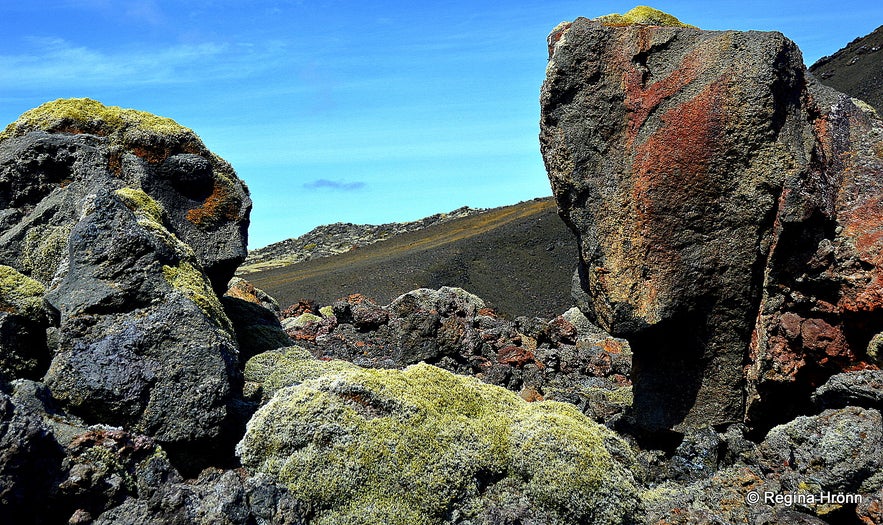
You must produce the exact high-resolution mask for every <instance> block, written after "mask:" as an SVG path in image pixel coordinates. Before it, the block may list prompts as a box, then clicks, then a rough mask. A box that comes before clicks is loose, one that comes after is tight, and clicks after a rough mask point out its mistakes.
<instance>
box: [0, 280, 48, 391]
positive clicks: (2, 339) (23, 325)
mask: <svg viewBox="0 0 883 525" xmlns="http://www.w3.org/2000/svg"><path fill="white" fill-rule="evenodd" d="M44 293H45V289H44V287H43V285H42V284H41V283H39V282H38V281H35V280H34V279H31V278H30V277H27V276H25V275H23V274H21V273H20V272H18V271H17V270H16V269H15V268H11V267H9V266H4V265H0V381H2V380H11V379H15V378H38V377H40V376H42V375H43V373H44V372H45V371H46V366H47V365H48V363H49V349H48V348H47V347H46V327H47V325H48V318H47V316H46V312H45V310H44V309H43V294H44Z"/></svg>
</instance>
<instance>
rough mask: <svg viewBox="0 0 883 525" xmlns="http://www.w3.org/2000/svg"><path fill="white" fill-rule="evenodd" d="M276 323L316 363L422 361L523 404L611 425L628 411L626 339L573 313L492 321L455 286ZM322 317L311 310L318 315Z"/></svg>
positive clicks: (351, 300) (359, 299) (347, 303)
mask: <svg viewBox="0 0 883 525" xmlns="http://www.w3.org/2000/svg"><path fill="white" fill-rule="evenodd" d="M288 310H291V312H292V313H293V314H294V313H296V312H302V313H300V315H297V316H293V317H287V318H284V319H283V321H282V324H283V326H284V327H286V330H287V332H288V334H289V335H290V336H291V338H292V339H293V340H294V341H295V342H296V343H297V344H299V345H301V346H303V347H304V348H306V349H309V350H310V351H311V352H312V353H313V355H315V356H316V357H318V358H321V359H342V360H347V361H351V362H353V363H355V364H358V365H359V366H364V367H369V368H402V367H405V366H408V365H411V364H416V363H419V362H426V363H430V364H434V365H436V366H439V367H441V368H444V369H446V370H449V371H452V372H455V373H458V374H463V375H473V376H475V377H478V378H480V379H481V380H482V381H484V382H486V383H490V384H494V385H499V386H503V387H506V388H508V389H510V390H512V391H514V392H518V393H519V394H520V395H521V397H522V398H524V399H525V400H528V401H540V400H543V399H550V400H557V401H566V402H569V403H572V404H574V405H576V406H577V407H579V408H580V410H581V411H582V412H584V413H585V414H586V415H588V416H590V417H591V418H593V419H595V420H597V421H601V422H605V423H610V424H612V423H613V422H614V421H616V420H617V419H618V418H619V416H620V415H621V414H622V412H623V411H624V410H625V409H626V408H628V407H629V406H631V403H632V389H631V382H630V381H629V379H628V377H629V375H630V373H631V364H632V359H631V358H632V354H631V350H630V348H629V344H628V342H627V341H625V340H623V339H616V338H613V337H611V336H610V335H609V334H607V333H605V332H604V331H603V330H601V329H600V328H598V327H597V326H594V325H593V324H592V323H590V322H589V320H588V319H586V317H585V316H584V315H583V314H582V313H581V312H580V311H579V310H577V309H576V308H573V309H571V310H570V311H568V312H566V313H565V314H564V315H560V316H558V317H556V318H555V319H552V320H551V321H550V320H547V319H542V318H538V317H533V318H528V317H518V318H516V319H515V320H513V321H509V320H506V319H502V318H500V317H498V316H497V315H496V314H495V312H494V311H493V310H492V309H490V308H488V307H487V306H486V304H485V302H484V301H483V300H482V299H481V298H480V297H478V296H476V295H473V294H471V293H469V292H467V291H465V290H463V289H460V288H451V287H442V288H440V289H438V290H429V289H418V290H413V291H411V292H408V293H406V294H403V295H402V296H400V297H398V298H397V299H396V300H395V301H393V302H392V303H390V304H389V305H387V306H380V305H378V304H377V303H375V302H374V301H372V300H370V299H368V298H366V297H363V296H361V295H358V294H354V295H351V296H348V297H346V298H344V299H341V300H339V301H336V302H335V303H334V304H333V305H332V306H330V307H325V308H321V309H315V310H310V311H304V308H302V307H300V306H298V307H296V308H295V307H292V308H290V309H286V311H288ZM320 310H321V312H320V313H321V314H322V315H321V316H320V315H316V314H314V313H313V311H317V312H319V311H320Z"/></svg>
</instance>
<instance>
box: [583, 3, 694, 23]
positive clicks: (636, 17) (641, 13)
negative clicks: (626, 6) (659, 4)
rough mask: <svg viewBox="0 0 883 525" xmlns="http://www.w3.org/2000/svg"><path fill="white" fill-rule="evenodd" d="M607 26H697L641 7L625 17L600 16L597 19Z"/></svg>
mask: <svg viewBox="0 0 883 525" xmlns="http://www.w3.org/2000/svg"><path fill="white" fill-rule="evenodd" d="M595 20H596V21H598V22H601V23H602V24H604V25H606V26H616V27H619V26H631V25H647V26H671V27H691V28H693V29H696V26H692V25H689V24H685V23H683V22H681V21H680V20H678V19H677V18H675V17H674V16H672V15H670V14H668V13H664V12H662V11H660V10H658V9H654V8H652V7H648V6H645V5H639V6H637V7H635V8H633V9H632V10H630V11H629V12H627V13H625V14H624V15H620V14H618V13H612V14H609V15H604V16H599V17H598V18H596V19H595Z"/></svg>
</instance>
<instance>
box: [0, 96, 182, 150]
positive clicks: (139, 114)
mask: <svg viewBox="0 0 883 525" xmlns="http://www.w3.org/2000/svg"><path fill="white" fill-rule="evenodd" d="M38 130H41V131H47V132H59V131H61V132H72V133H92V134H96V135H102V136H108V137H111V138H112V139H118V140H119V142H122V143H128V142H130V141H128V140H125V139H127V138H130V137H132V136H134V135H137V134H148V135H153V136H178V137H181V136H187V137H188V138H191V137H193V138H195V137H196V134H195V133H193V131H192V130H190V129H189V128H185V127H184V126H181V125H180V124H178V123H177V122H175V121H174V120H172V119H170V118H165V117H159V116H157V115H153V114H151V113H147V112H144V111H137V110H134V109H124V108H121V107H117V106H105V105H104V104H102V103H101V102H98V101H96V100H92V99H90V98H68V99H58V100H54V101H52V102H47V103H45V104H43V105H41V106H38V107H36V108H34V109H31V110H29V111H26V112H25V113H23V114H22V115H21V116H20V117H19V118H18V120H16V121H15V122H13V123H12V124H9V125H8V126H7V127H6V129H5V130H4V131H3V132H2V133H0V140H3V139H5V138H7V137H11V136H19V135H23V134H25V133H29V132H31V131H38Z"/></svg>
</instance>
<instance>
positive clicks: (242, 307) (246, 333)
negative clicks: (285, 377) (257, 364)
mask: <svg viewBox="0 0 883 525" xmlns="http://www.w3.org/2000/svg"><path fill="white" fill-rule="evenodd" d="M221 304H222V306H223V307H224V312H225V313H226V314H227V317H228V318H230V322H231V323H232V324H233V329H234V331H235V332H236V341H237V342H238V343H239V352H240V358H241V360H242V361H247V360H248V359H249V358H250V357H251V356H253V355H257V354H259V353H261V352H266V351H267V350H273V349H274V348H282V347H286V346H291V344H292V341H291V339H290V338H289V337H288V335H287V334H286V333H285V332H284V331H283V329H282V325H281V324H280V323H279V316H280V314H281V310H280V308H279V304H278V303H277V302H276V300H275V299H273V298H272V297H270V296H269V295H267V293H266V292H264V291H263V290H261V289H260V288H255V287H254V285H253V284H251V283H250V282H248V281H246V280H245V279H242V278H239V277H234V278H233V279H231V280H230V284H229V287H228V289H227V293H225V294H224V295H223V297H221Z"/></svg>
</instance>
